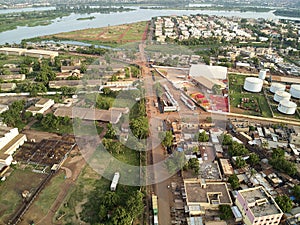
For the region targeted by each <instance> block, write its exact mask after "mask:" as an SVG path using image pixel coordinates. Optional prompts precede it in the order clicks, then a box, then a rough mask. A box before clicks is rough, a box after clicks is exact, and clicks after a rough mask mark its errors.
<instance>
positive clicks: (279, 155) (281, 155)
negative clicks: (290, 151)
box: [272, 148, 284, 159]
mask: <svg viewBox="0 0 300 225" xmlns="http://www.w3.org/2000/svg"><path fill="white" fill-rule="evenodd" d="M278 158H284V150H282V149H280V148H276V149H274V150H273V152H272V159H278Z"/></svg>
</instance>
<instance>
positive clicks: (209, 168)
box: [199, 162, 222, 180]
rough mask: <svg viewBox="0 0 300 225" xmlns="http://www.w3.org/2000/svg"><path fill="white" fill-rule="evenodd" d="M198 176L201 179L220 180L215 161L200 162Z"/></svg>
mask: <svg viewBox="0 0 300 225" xmlns="http://www.w3.org/2000/svg"><path fill="white" fill-rule="evenodd" d="M199 176H200V177H201V178H202V179H209V180H221V179H222V176H221V174H220V170H219V166H218V163H217V162H207V163H206V162H205V163H201V164H200V170H199Z"/></svg>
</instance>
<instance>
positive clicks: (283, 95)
mask: <svg viewBox="0 0 300 225" xmlns="http://www.w3.org/2000/svg"><path fill="white" fill-rule="evenodd" d="M290 99H291V94H290V93H288V92H286V91H276V93H275V95H274V101H275V102H280V101H282V100H287V101H289V100H290Z"/></svg>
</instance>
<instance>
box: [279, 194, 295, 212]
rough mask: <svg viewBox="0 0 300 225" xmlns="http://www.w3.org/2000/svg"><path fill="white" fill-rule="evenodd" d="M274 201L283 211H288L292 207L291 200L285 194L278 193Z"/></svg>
mask: <svg viewBox="0 0 300 225" xmlns="http://www.w3.org/2000/svg"><path fill="white" fill-rule="evenodd" d="M275 201H276V203H277V204H278V206H279V207H280V209H281V210H282V211H283V212H285V213H286V212H290V211H291V209H292V208H293V202H292V200H291V199H290V198H289V197H288V196H287V195H279V196H277V197H276V198H275Z"/></svg>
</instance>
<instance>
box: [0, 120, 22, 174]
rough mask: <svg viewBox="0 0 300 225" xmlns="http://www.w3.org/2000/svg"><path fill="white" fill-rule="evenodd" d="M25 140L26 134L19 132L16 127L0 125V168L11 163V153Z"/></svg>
mask: <svg viewBox="0 0 300 225" xmlns="http://www.w3.org/2000/svg"><path fill="white" fill-rule="evenodd" d="M25 141H27V138H26V135H25V134H19V131H18V128H12V127H6V126H0V170H1V169H2V168H3V167H4V166H9V165H10V164H11V163H12V161H13V157H12V155H13V154H14V153H15V151H16V150H17V149H18V148H19V147H20V146H21V145H23V144H24V142H25Z"/></svg>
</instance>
